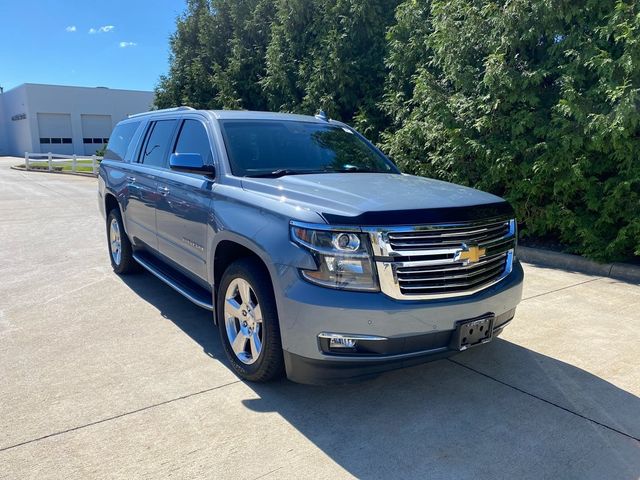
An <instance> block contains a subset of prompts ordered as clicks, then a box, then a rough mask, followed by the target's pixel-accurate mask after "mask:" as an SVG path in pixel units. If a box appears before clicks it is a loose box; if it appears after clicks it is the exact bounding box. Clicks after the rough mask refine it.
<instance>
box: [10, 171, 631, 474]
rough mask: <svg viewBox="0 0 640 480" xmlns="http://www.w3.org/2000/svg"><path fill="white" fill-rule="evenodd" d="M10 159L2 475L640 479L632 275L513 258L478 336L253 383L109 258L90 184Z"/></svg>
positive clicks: (157, 291)
mask: <svg viewBox="0 0 640 480" xmlns="http://www.w3.org/2000/svg"><path fill="white" fill-rule="evenodd" d="M18 161H19V160H18ZM12 162H16V160H11V159H0V379H1V381H0V478H1V479H5V478H6V479H18V478H20V479H22V478H38V479H41V478H164V477H169V476H172V477H174V478H242V479H257V478H300V477H326V478H351V477H358V478H393V477H395V478H480V479H482V478H487V479H489V478H563V479H567V478H594V479H595V478H598V479H599V478H620V479H637V478H640V399H639V398H638V395H640V348H639V347H638V345H639V344H640V286H638V285H632V284H629V283H623V282H619V281H615V280H612V279H609V278H600V277H594V276H588V275H582V274H577V273H571V272H565V271H562V270H553V269H548V268H538V267H534V266H531V265H525V270H526V274H527V279H526V285H525V300H524V301H523V303H522V304H521V306H520V307H519V309H518V312H517V314H516V318H515V320H514V321H513V323H512V325H511V326H510V327H509V328H508V329H507V330H506V331H505V332H504V334H503V336H502V337H501V338H500V339H498V340H496V341H494V342H492V343H491V344H489V345H487V346H486V347H484V348H478V349H472V350H470V351H468V352H465V353H463V354H460V355H458V356H455V357H453V358H451V359H450V360H442V361H438V362H433V363H429V364H425V365H422V366H418V367H414V368H410V369H405V370H400V371H396V372H391V373H388V374H385V375H382V376H381V377H379V378H377V379H375V380H372V381H368V382H365V383H359V384H355V385H350V386H347V387H309V386H302V385H296V384H292V383H289V382H287V381H281V382H278V383H274V384H268V385H253V384H248V383H244V382H241V381H239V380H238V379H237V377H235V375H233V373H232V372H231V371H230V370H229V369H228V368H227V366H226V363H225V360H224V357H223V354H222V351H221V348H220V346H219V339H218V335H217V331H216V330H215V329H214V328H213V325H212V322H211V319H210V315H209V314H208V313H207V312H205V311H203V310H201V309H199V308H197V307H195V306H193V305H192V304H190V303H189V302H188V301H187V300H184V299H183V298H182V297H180V296H179V295H178V294H176V293H174V292H173V291H172V290H171V289H169V288H168V287H166V286H164V285H163V284H162V283H160V282H159V281H158V280H156V279H155V278H153V277H152V276H151V275H148V274H140V275H136V276H132V277H127V278H119V277H118V276H116V275H114V274H113V273H112V272H111V268H110V265H109V260H108V257H107V250H106V243H105V234H104V225H103V222H102V220H101V219H100V217H99V214H98V211H97V205H96V202H97V197H96V181H95V179H92V178H82V177H73V176H63V175H54V174H48V173H36V172H29V173H27V172H19V171H14V170H10V169H9V165H11V164H12Z"/></svg>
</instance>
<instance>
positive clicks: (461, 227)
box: [367, 219, 516, 300]
mask: <svg viewBox="0 0 640 480" xmlns="http://www.w3.org/2000/svg"><path fill="white" fill-rule="evenodd" d="M367 231H368V232H369V235H370V237H371V242H372V246H373V250H374V255H375V256H376V266H377V269H378V276H379V279H380V287H381V289H382V291H383V292H384V293H386V294H387V295H389V296H391V297H393V298H396V299H404V300H419V299H434V298H446V297H454V296H462V295H471V294H473V293H476V292H478V291H479V290H482V289H484V288H487V287H489V286H491V285H493V284H495V283H497V282H498V281H500V280H501V279H502V278H504V277H505V276H506V275H508V274H509V273H510V272H511V269H512V264H513V254H514V248H515V243H516V224H515V220H512V219H491V220H486V221H482V222H470V223H458V224H446V225H445V224H438V225H421V226H415V227H390V228H388V229H385V228H373V229H367Z"/></svg>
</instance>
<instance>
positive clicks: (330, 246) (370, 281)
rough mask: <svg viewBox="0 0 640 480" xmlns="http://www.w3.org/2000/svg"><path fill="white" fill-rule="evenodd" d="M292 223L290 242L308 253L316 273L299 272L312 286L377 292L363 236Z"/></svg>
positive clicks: (368, 252) (369, 255) (366, 240)
mask: <svg viewBox="0 0 640 480" xmlns="http://www.w3.org/2000/svg"><path fill="white" fill-rule="evenodd" d="M320 228H322V227H320V226H319V227H318V229H316V228H309V227H306V226H305V227H303V226H299V225H297V224H295V223H292V224H291V239H292V240H293V241H294V242H295V243H297V244H298V245H300V246H301V247H303V248H306V249H307V250H309V251H310V252H311V254H312V255H313V257H314V258H315V261H316V265H317V269H316V270H303V269H301V270H300V273H301V274H302V276H303V277H304V278H305V279H306V280H308V281H309V282H311V283H315V284H317V285H322V286H324V287H331V288H338V289H341V290H363V291H377V290H378V279H377V277H376V273H375V270H374V267H373V261H372V258H371V248H370V246H369V239H368V238H367V235H366V234H363V233H356V232H341V231H334V230H321V229H320Z"/></svg>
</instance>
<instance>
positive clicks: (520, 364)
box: [124, 274, 640, 479]
mask: <svg viewBox="0 0 640 480" xmlns="http://www.w3.org/2000/svg"><path fill="white" fill-rule="evenodd" d="M124 280H125V282H126V283H127V285H129V287H130V288H132V289H133V290H134V291H136V292H137V293H138V294H139V295H140V296H141V297H142V298H144V299H145V300H146V301H148V302H150V303H152V304H153V305H155V306H156V307H157V308H158V309H160V311H161V312H162V315H163V316H164V317H165V318H167V319H168V320H171V321H172V322H173V323H175V325H176V326H178V327H179V328H180V329H181V330H183V331H184V332H185V333H186V334H187V335H189V336H190V337H191V338H192V339H193V340H194V341H195V342H197V343H198V344H199V345H201V346H202V348H203V350H204V351H205V352H206V353H207V354H208V355H210V356H211V357H214V358H216V359H219V360H221V361H223V362H224V363H225V364H226V363H227V362H226V360H225V359H224V354H223V351H222V348H221V346H220V341H219V337H218V331H217V329H216V328H215V327H214V325H213V322H212V319H211V314H210V313H209V312H206V311H204V310H202V309H200V308H198V307H196V306H193V305H192V304H190V303H189V302H188V301H187V300H185V299H183V298H182V297H180V295H178V294H177V293H174V292H173V291H172V290H171V289H169V287H166V286H165V285H163V284H162V283H161V282H160V281H157V280H156V279H153V278H152V277H151V276H150V275H146V274H145V275H140V276H133V277H127V278H126V279H124ZM510 328H517V318H516V321H515V322H514V325H512V326H511V327H510ZM247 385H248V386H249V387H250V388H251V389H252V390H253V391H254V392H255V396H256V398H248V399H245V400H243V404H244V406H245V407H246V408H247V409H249V410H251V411H253V412H264V413H269V414H271V413H272V412H276V413H277V414H279V415H281V416H282V417H283V418H284V419H285V420H286V421H287V422H288V423H289V424H290V425H292V426H293V427H294V428H295V429H296V430H297V431H298V432H300V434H302V435H304V436H305V437H306V438H307V439H308V440H309V441H311V442H312V443H313V445H314V446H315V447H317V448H319V449H320V450H321V451H322V452H323V453H324V454H325V455H326V456H327V457H329V458H330V459H331V460H332V461H333V462H335V463H336V464H338V465H339V466H340V467H342V468H343V469H344V470H346V471H347V472H348V473H349V474H351V475H354V476H355V477H357V478H563V479H565V478H622V479H637V478H638V477H640V441H639V440H638V439H640V398H638V397H637V396H635V395H633V394H631V393H629V392H626V391H625V390H623V389H621V388H619V387H617V386H615V385H613V384H611V383H609V382H607V381H605V380H603V379H602V378H599V377H598V376H596V375H593V374H591V373H589V372H587V371H584V370H582V369H580V368H577V367H575V366H573V365H570V364H568V363H565V362H562V361H560V360H557V359H554V358H552V357H549V356H546V355H543V354H540V353H537V352H534V351H532V350H529V349H527V348H524V347H522V346H520V345H517V344H514V343H511V342H509V341H506V340H502V339H499V338H498V339H496V340H494V341H493V342H491V343H490V344H488V345H484V346H482V347H480V348H475V349H471V350H469V351H467V352H464V353H461V354H459V355H456V356H454V357H452V358H450V359H446V360H438V361H435V362H431V363H426V364H423V365H419V366H416V367H411V368H406V369H403V370H397V371H393V372H388V373H385V374H382V375H380V376H379V377H377V378H375V379H372V380H367V381H362V382H359V383H353V384H348V385H341V386H336V385H334V386H323V387H319V386H306V385H298V384H294V383H291V382H289V381H286V380H282V381H279V382H274V383H270V384H250V383H247ZM309 448H311V447H309ZM312 454H313V452H312V451H306V452H304V451H302V452H295V451H292V452H291V464H292V465H295V466H296V468H300V465H304V464H305V462H304V457H305V455H312ZM282 468H287V467H286V466H284V467H282ZM310 468H311V467H310ZM282 473H283V474H284V473H287V472H286V471H283V472H282ZM288 473H289V474H290V473H291V471H288ZM299 473H300V475H301V476H304V471H300V472H299ZM275 475H276V476H277V472H276V473H275Z"/></svg>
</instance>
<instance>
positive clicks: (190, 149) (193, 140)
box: [174, 120, 213, 165]
mask: <svg viewBox="0 0 640 480" xmlns="http://www.w3.org/2000/svg"><path fill="white" fill-rule="evenodd" d="M174 153H199V154H200V155H202V161H203V162H204V163H205V164H209V165H210V164H212V163H213V154H212V152H211V145H210V144H209V137H208V136H207V131H206V129H205V127H204V125H203V124H202V123H200V122H199V121H197V120H185V121H184V123H183V124H182V128H181V129H180V134H179V136H178V141H177V142H176V148H175V150H174Z"/></svg>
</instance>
